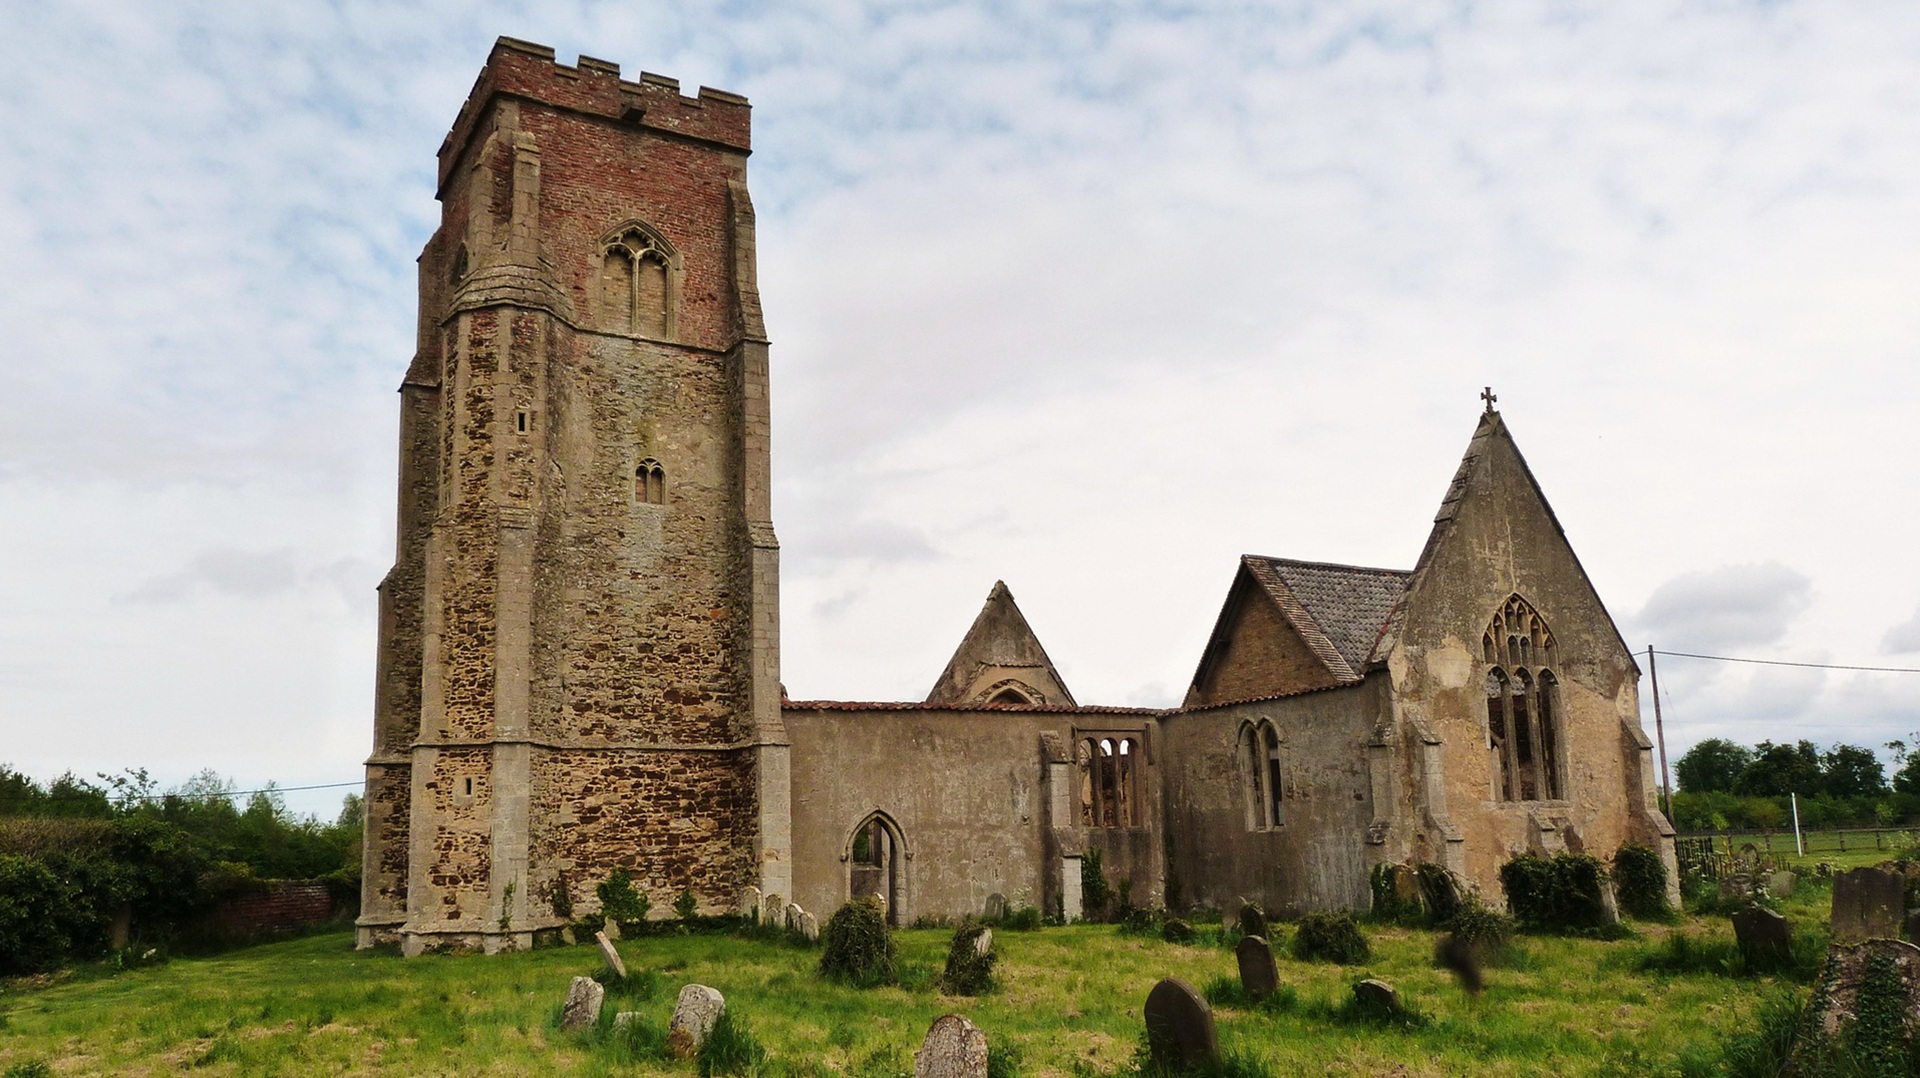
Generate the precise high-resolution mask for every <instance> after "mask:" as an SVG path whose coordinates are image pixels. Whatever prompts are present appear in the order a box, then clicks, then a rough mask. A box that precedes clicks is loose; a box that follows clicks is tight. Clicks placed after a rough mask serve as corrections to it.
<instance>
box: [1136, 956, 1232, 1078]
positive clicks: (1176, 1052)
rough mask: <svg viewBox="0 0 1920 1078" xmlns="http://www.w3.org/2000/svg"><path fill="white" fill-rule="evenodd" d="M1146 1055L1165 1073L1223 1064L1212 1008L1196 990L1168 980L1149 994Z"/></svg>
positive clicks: (1173, 979)
mask: <svg viewBox="0 0 1920 1078" xmlns="http://www.w3.org/2000/svg"><path fill="white" fill-rule="evenodd" d="M1146 1019H1147V1054H1148V1055H1149V1056H1150V1057H1151V1058H1152V1060H1153V1064H1154V1065H1155V1066H1157V1067H1161V1068H1163V1069H1168V1070H1173V1069H1177V1068H1189V1069H1194V1068H1201V1067H1210V1066H1213V1065H1215V1064H1217V1063H1218V1062H1219V1060H1220V1038H1219V1035H1218V1034H1217V1033H1215V1032H1214V1028H1213V1008H1211V1007H1209V1006H1207V1001H1206V1000H1205V999H1202V998H1201V996H1200V993H1198V992H1195V991H1194V990H1193V986H1192V985H1190V984H1188V983H1187V982H1185V981H1183V980H1181V979H1180V978H1178V977H1168V978H1166V979H1165V980H1163V981H1161V982H1160V983H1159V984H1156V985H1154V986H1153V991H1151V992H1149V993H1147V1007H1146Z"/></svg>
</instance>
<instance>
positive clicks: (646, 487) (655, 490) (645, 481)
mask: <svg viewBox="0 0 1920 1078" xmlns="http://www.w3.org/2000/svg"><path fill="white" fill-rule="evenodd" d="M633 500H634V501H637V502H639V503H640V504H642V505H665V504H667V470H666V469H665V468H662V467H661V466H660V462H659V461H657V460H654V459H653V458H652V457H648V458H647V459H646V460H643V461H641V462H640V465H639V467H637V468H635V469H634V470H633Z"/></svg>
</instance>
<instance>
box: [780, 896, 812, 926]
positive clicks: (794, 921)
mask: <svg viewBox="0 0 1920 1078" xmlns="http://www.w3.org/2000/svg"><path fill="white" fill-rule="evenodd" d="M805 912H807V911H806V910H803V909H801V908H800V903H798V902H789V903H787V918H786V922H785V924H786V927H787V928H799V927H800V915H801V914H803V913H805Z"/></svg>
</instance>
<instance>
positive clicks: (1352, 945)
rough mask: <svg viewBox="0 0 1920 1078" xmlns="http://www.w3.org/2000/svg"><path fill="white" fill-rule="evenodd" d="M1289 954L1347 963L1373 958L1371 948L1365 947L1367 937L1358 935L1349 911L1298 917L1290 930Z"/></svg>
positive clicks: (1357, 928) (1342, 963)
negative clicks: (1298, 926)
mask: <svg viewBox="0 0 1920 1078" xmlns="http://www.w3.org/2000/svg"><path fill="white" fill-rule="evenodd" d="M1293 956H1294V957H1295V958H1300V959H1309V960H1320V961H1326V962H1337V963H1339V964H1340V965H1343V966H1351V965H1355V964H1357V963H1360V962H1365V961H1366V960H1367V959H1369V958H1371V957H1373V948H1371V947H1369V946H1367V937H1365V936H1363V935H1361V934H1360V926H1359V925H1358V924H1357V923H1355V922H1354V919H1353V914H1351V913H1347V912H1345V911H1341V912H1337V913H1309V914H1307V915H1306V916H1305V917H1302V918H1300V928H1299V930H1298V931H1297V932H1295V933H1294V936H1293Z"/></svg>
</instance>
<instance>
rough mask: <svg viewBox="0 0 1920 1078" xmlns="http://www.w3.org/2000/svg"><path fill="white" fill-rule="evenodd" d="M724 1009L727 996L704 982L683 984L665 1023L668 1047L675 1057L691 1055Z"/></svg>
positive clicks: (698, 1047)
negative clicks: (671, 1015) (667, 1021)
mask: <svg viewBox="0 0 1920 1078" xmlns="http://www.w3.org/2000/svg"><path fill="white" fill-rule="evenodd" d="M726 1009H727V1000H726V997H725V996H722V995H721V994H720V993H719V992H717V991H715V990H714V989H711V988H708V987H707V986H706V985H704V984H690V985H688V986H686V987H685V988H682V989H681V990H680V998H679V999H677V1000H675V1001H674V1004H673V1021H672V1023H671V1024H669V1025H668V1026H667V1051H668V1052H671V1053H672V1054H673V1057H674V1058H675V1059H692V1058H693V1057H694V1056H695V1055H696V1054H697V1053H698V1052H699V1051H700V1043H701V1042H702V1041H704V1040H706V1039H707V1034H708V1033H710V1032H712V1031H713V1024H714V1023H715V1022H717V1021H719V1020H720V1012H722V1011H724V1010H726Z"/></svg>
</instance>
